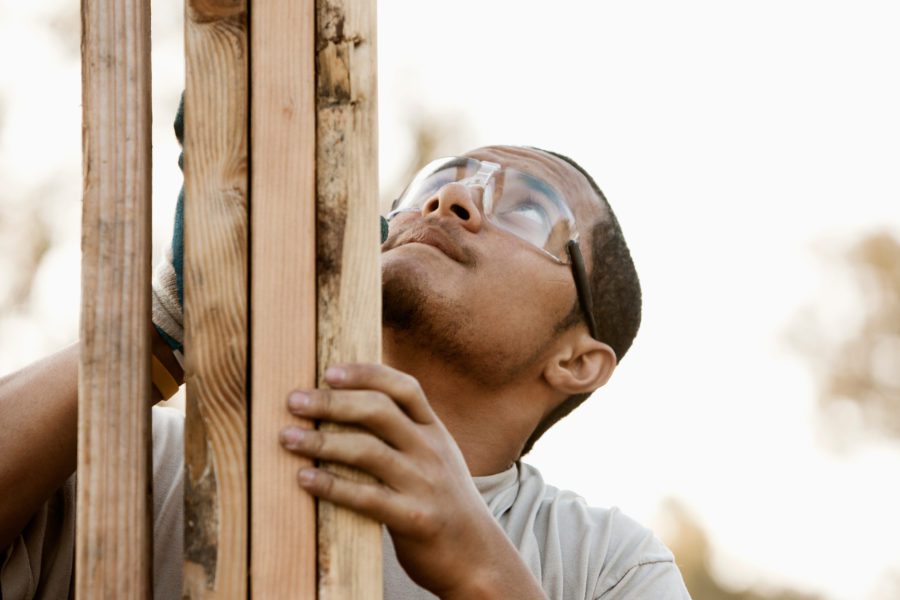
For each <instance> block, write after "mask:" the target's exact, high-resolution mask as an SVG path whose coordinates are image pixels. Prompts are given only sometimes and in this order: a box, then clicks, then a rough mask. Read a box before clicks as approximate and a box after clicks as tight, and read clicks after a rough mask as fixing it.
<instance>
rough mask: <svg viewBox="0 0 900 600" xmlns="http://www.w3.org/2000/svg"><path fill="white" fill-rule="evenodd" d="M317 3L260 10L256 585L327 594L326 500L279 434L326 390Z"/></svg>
mask: <svg viewBox="0 0 900 600" xmlns="http://www.w3.org/2000/svg"><path fill="white" fill-rule="evenodd" d="M313 1H314V0H267V1H265V2H257V3H254V4H253V6H252V10H251V11H250V14H251V31H252V35H251V53H250V55H251V60H252V64H251V78H250V79H251V86H252V91H251V98H252V102H251V109H250V110H251V155H252V159H251V162H252V168H251V195H250V198H251V246H252V251H251V269H250V273H251V302H250V311H251V328H250V329H251V353H250V355H251V369H252V370H251V377H252V395H253V401H252V402H251V424H252V425H251V427H252V429H251V464H252V473H253V475H252V477H251V502H250V505H251V530H252V533H251V550H250V560H251V566H250V570H251V583H250V585H251V592H252V596H253V597H254V598H265V599H266V600H270V599H273V600H277V599H280V598H298V599H314V598H315V597H316V562H315V527H316V525H315V503H314V502H313V499H312V497H311V496H309V495H308V494H307V493H306V492H304V491H303V490H302V489H301V488H300V487H299V485H297V478H296V474H297V471H298V469H299V468H300V467H301V466H302V465H303V462H304V461H302V460H301V459H299V458H298V457H296V456H294V455H291V454H289V453H288V452H285V451H284V449H283V448H281V446H280V444H279V442H278V433H279V431H280V430H281V428H282V427H284V426H285V425H287V424H289V423H290V422H291V420H292V417H291V416H290V415H289V413H288V412H287V410H286V402H287V395H288V393H289V392H290V391H291V390H293V389H296V388H298V387H299V388H311V387H314V385H315V372H316V371H315V368H316V367H315V364H316V363H315V360H316V312H315V311H316V295H315V170H314V169H315V105H314V90H315V88H314V85H315V75H314V60H313V44H312V40H313V35H314V31H313V24H314V16H315V15H314V10H313V9H314V5H313Z"/></svg>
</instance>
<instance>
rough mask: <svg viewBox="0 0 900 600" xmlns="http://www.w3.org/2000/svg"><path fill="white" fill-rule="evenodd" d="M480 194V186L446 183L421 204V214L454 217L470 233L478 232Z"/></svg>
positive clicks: (435, 216) (479, 226)
mask: <svg viewBox="0 0 900 600" xmlns="http://www.w3.org/2000/svg"><path fill="white" fill-rule="evenodd" d="M482 194H483V190H482V189H481V188H480V187H473V186H467V185H463V184H462V183H459V182H452V183H448V184H446V185H445V186H443V187H442V188H441V189H439V190H438V192H437V194H435V195H434V196H432V197H431V198H430V199H429V200H428V201H427V202H425V204H423V205H422V216H423V217H430V218H432V219H434V218H447V219H456V220H458V221H460V224H461V225H462V226H463V227H465V228H466V229H468V230H469V231H471V232H472V233H478V231H479V230H480V229H481V224H482V223H483V217H482V214H481V210H480V207H479V203H480V202H481V197H482Z"/></svg>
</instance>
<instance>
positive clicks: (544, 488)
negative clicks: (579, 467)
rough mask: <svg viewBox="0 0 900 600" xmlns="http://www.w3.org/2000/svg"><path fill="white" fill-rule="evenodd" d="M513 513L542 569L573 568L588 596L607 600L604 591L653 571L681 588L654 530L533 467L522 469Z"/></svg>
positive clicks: (568, 569)
mask: <svg viewBox="0 0 900 600" xmlns="http://www.w3.org/2000/svg"><path fill="white" fill-rule="evenodd" d="M511 513H517V514H515V516H514V517H513V519H522V518H525V519H526V520H527V521H528V522H529V523H530V527H529V528H530V529H531V530H532V532H533V535H534V543H535V544H536V545H537V546H538V547H539V552H540V556H541V562H542V563H543V564H542V568H547V567H548V566H550V565H548V564H547V563H548V562H550V561H556V560H559V561H560V562H561V563H562V568H563V569H564V570H565V571H569V572H571V571H572V569H573V568H575V569H576V570H577V571H578V572H579V574H580V576H581V577H583V578H584V579H585V584H586V585H589V586H591V589H590V590H586V591H588V594H587V595H586V597H589V598H594V597H597V598H599V597H606V596H605V595H604V594H605V592H607V591H609V590H614V589H615V588H616V587H617V586H619V585H621V584H622V582H624V581H627V580H629V579H635V578H636V579H641V578H642V576H643V575H644V574H645V573H642V572H643V571H648V572H649V571H650V570H654V571H659V572H663V571H670V572H671V573H670V574H668V575H667V577H668V578H669V579H671V586H672V587H673V588H682V589H683V583H682V581H681V576H680V574H679V573H678V569H677V567H676V566H675V559H674V556H673V555H672V552H671V551H670V550H669V549H668V548H667V547H666V545H665V544H663V542H662V541H660V540H659V538H657V537H656V535H654V533H653V531H652V530H650V529H649V528H648V527H645V526H644V525H642V524H641V523H639V522H638V521H636V520H635V519H633V518H631V517H629V516H628V515H626V514H625V513H623V512H622V511H621V510H619V509H618V508H617V507H615V506H613V507H597V506H590V505H588V503H587V502H586V501H585V500H584V498H582V497H581V496H580V495H578V494H576V493H575V492H572V491H569V490H564V489H559V488H556V487H554V486H552V485H549V484H547V483H546V482H545V481H544V479H543V477H542V475H541V474H540V472H539V471H538V470H537V469H536V468H535V467H533V466H531V465H527V464H524V463H521V464H520V465H519V489H518V493H517V495H516V500H515V502H514V503H513V506H512V507H511ZM511 516H512V515H511ZM654 565H655V567H654ZM644 567H648V568H646V569H644ZM566 597H568V596H566ZM671 597H677V598H681V597H687V596H686V592H685V595H684V596H679V595H673V596H671Z"/></svg>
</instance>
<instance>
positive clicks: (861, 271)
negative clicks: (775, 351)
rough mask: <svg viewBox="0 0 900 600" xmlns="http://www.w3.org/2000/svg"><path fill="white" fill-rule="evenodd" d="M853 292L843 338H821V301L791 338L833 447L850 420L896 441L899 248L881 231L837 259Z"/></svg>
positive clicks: (899, 424) (899, 413)
mask: <svg viewBox="0 0 900 600" xmlns="http://www.w3.org/2000/svg"><path fill="white" fill-rule="evenodd" d="M835 266H838V267H844V270H845V271H846V272H847V273H848V277H847V279H848V280H849V283H850V285H851V286H852V287H853V291H854V292H855V297H856V298H857V301H856V305H857V306H856V309H855V311H853V312H854V313H855V314H847V315H846V319H845V322H848V323H849V324H850V327H849V331H848V332H847V333H846V334H845V335H844V336H842V337H837V338H835V336H834V335H833V332H831V331H827V328H826V326H825V325H824V324H823V321H824V319H823V317H822V315H823V313H825V312H827V311H826V309H827V305H828V303H829V302H831V301H832V299H831V298H830V297H826V298H822V299H821V300H820V302H819V303H818V304H817V305H816V306H814V307H811V309H810V310H809V311H807V314H805V315H801V316H800V317H799V318H798V320H797V322H796V323H795V324H794V326H793V328H792V330H791V332H790V338H791V341H792V342H793V345H794V346H795V347H796V348H797V349H798V350H800V352H801V354H803V355H805V356H806V357H807V358H808V360H809V362H810V365H811V367H812V368H813V370H814V372H815V373H816V377H817V381H818V385H819V400H820V404H821V406H822V408H823V412H824V413H825V415H826V417H836V418H837V419H839V420H840V422H834V421H835V419H834V418H831V422H830V425H831V426H832V427H833V429H834V433H836V434H841V433H843V434H844V435H843V436H838V437H840V438H841V439H840V440H839V441H845V440H846V439H847V435H846V434H847V432H846V431H843V432H842V431H841V430H846V429H847V428H848V427H849V426H850V423H851V422H852V420H851V419H849V418H848V417H851V416H853V415H854V413H855V414H856V415H857V420H858V421H859V423H860V424H862V425H863V426H864V428H865V429H866V431H874V432H879V433H881V434H883V435H886V436H888V437H892V438H895V439H900V241H898V240H897V238H895V237H894V236H893V235H891V234H890V233H887V232H876V233H872V234H870V235H867V236H865V237H863V238H862V239H860V240H858V241H857V242H855V243H854V244H852V245H851V246H850V247H849V249H848V250H847V251H846V252H845V253H844V254H843V255H842V256H840V262H839V264H837V265H835ZM851 433H852V432H851Z"/></svg>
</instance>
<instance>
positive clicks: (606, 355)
mask: <svg viewBox="0 0 900 600" xmlns="http://www.w3.org/2000/svg"><path fill="white" fill-rule="evenodd" d="M562 341H563V343H562V344H561V345H560V346H559V350H558V351H557V352H556V353H554V354H553V356H551V357H550V360H548V361H547V363H546V365H545V367H544V378H545V379H546V380H547V383H549V384H550V386H551V387H553V388H554V389H555V390H557V391H558V392H561V393H563V394H565V395H566V396H571V395H572V394H581V393H584V392H590V391H593V390H596V389H597V388H599V387H602V386H603V385H604V384H605V383H606V382H607V381H608V380H609V378H610V377H611V376H612V374H613V371H615V369H616V353H615V352H614V351H613V349H612V348H611V347H610V346H609V345H607V344H604V343H603V342H601V341H598V340H595V339H594V338H592V337H591V336H590V334H588V333H587V331H586V328H583V327H575V328H572V329H571V330H570V331H569V332H568V335H565V336H563V340H562Z"/></svg>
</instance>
